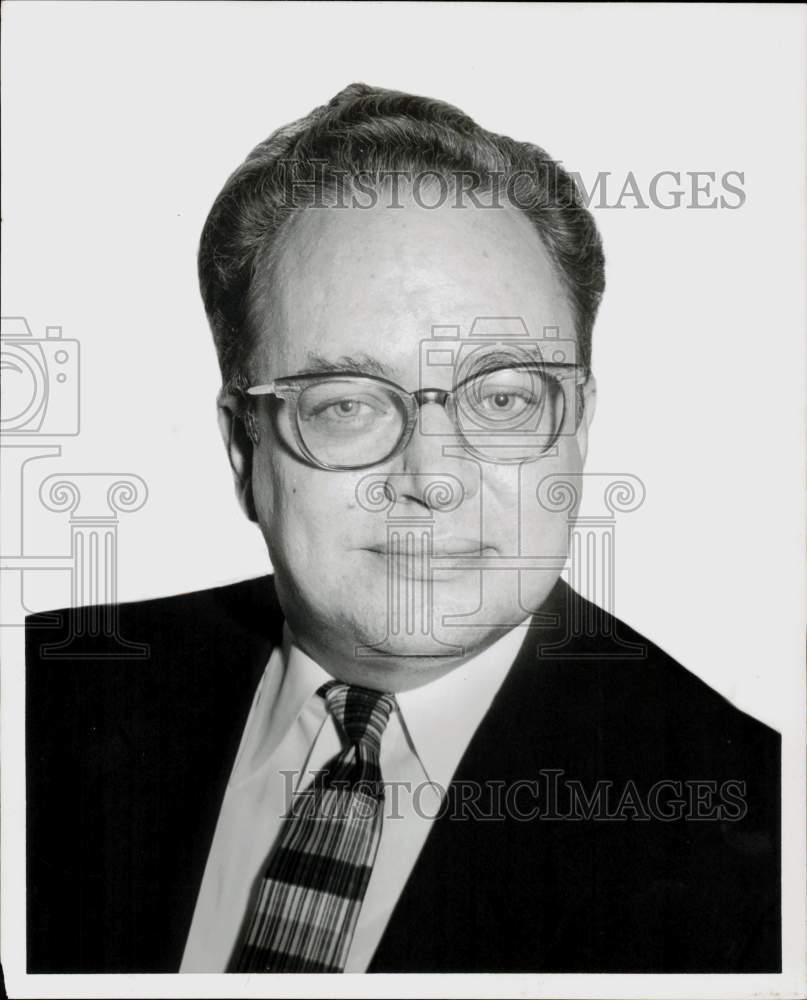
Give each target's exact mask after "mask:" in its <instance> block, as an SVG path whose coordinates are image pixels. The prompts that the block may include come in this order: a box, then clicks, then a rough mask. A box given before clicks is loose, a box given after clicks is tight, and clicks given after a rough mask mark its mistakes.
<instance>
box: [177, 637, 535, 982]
mask: <svg viewBox="0 0 807 1000" xmlns="http://www.w3.org/2000/svg"><path fill="white" fill-rule="evenodd" d="M525 635H526V622H525V623H524V624H523V625H521V626H519V627H517V628H514V629H512V630H511V631H510V632H508V633H506V634H505V635H504V636H502V637H501V638H500V639H498V640H497V641H496V642H495V643H494V644H493V645H492V646H490V647H489V648H488V649H486V650H485V651H484V652H482V653H480V654H479V655H478V656H476V657H474V658H473V659H472V660H469V661H468V662H467V663H464V664H462V665H460V666H459V667H456V668H455V669H454V670H451V671H449V672H448V673H447V674H445V675H444V676H443V677H440V678H438V679H437V680H435V681H431V682H430V683H428V684H424V685H423V686H422V687H419V688H415V689H414V690H411V691H404V692H402V693H400V694H398V695H396V700H397V706H398V707H397V711H394V712H393V713H392V715H391V716H390V720H389V722H388V724H387V728H386V729H385V731H384V736H383V739H382V742H381V775H382V778H383V781H384V783H385V786H387V787H386V801H385V804H384V820H383V824H382V831H381V840H380V844H379V848H378V854H377V856H376V860H375V864H374V866H373V871H372V875H371V877H370V882H369V885H368V887H367V893H366V895H365V898H364V902H363V904H362V907H361V911H360V913H359V918H358V923H357V926H356V930H355V933H354V936H353V941H352V944H351V947H350V951H349V953H348V958H347V964H346V966H345V971H346V972H364V971H365V970H366V969H367V966H368V965H369V964H370V961H371V959H372V957H373V954H374V952H375V950H376V948H377V946H378V944H379V942H380V940H381V937H382V935H383V933H384V930H385V928H386V926H387V923H388V921H389V918H390V916H391V915H392V911H393V909H394V908H395V904H396V903H397V901H398V898H399V896H400V895H401V892H402V891H403V888H404V886H405V884H406V882H407V879H408V878H409V875H410V874H411V872H412V869H413V867H414V865H415V861H416V860H417V857H418V854H419V853H420V850H421V848H422V847H423V844H424V842H425V840H426V835H427V834H428V832H429V828H430V825H431V823H432V821H433V818H434V816H435V815H437V813H438V811H439V807H440V803H441V801H442V797H443V794H444V792H445V789H446V788H447V787H448V785H449V784H450V782H451V779H452V777H453V775H454V772H455V770H456V768H457V765H458V764H459V762H460V758H461V757H462V755H463V753H464V752H465V749H466V747H467V746H468V743H469V742H470V740H471V737H472V736H473V734H474V733H475V732H476V729H477V727H478V725H479V723H480V722H481V721H482V718H483V716H484V715H485V713H486V711H487V709H488V707H489V706H490V703H491V701H492V700H493V698H494V696H495V694H496V692H497V691H498V690H499V687H500V686H501V683H502V681H503V680H504V678H505V676H506V674H507V672H508V670H509V669H510V667H511V666H512V664H513V661H514V660H515V658H516V654H517V653H518V650H519V648H520V646H521V643H522V642H523V640H524V637H525ZM331 679H332V678H331V676H330V675H329V674H328V673H326V671H325V670H323V669H322V667H321V666H319V664H317V663H315V662H314V661H313V660H312V659H310V657H308V656H306V654H305V653H303V652H302V651H301V650H300V649H299V648H298V647H297V646H296V645H295V644H294V642H293V640H292V637H291V635H290V634H289V631H288V629H285V630H284V641H283V645H282V646H278V647H276V648H275V649H274V650H273V652H272V655H271V656H270V658H269V662H268V664H267V666H266V669H265V670H264V673H263V676H262V678H261V680H260V683H259V684H258V688H257V690H256V692H255V697H254V699H253V702H252V708H251V709H250V713H249V716H248V718H247V722H246V725H245V727H244V733H243V736H242V739H241V744H240V747H239V750H238V754H237V756H236V760H235V764H234V766H233V770H232V773H231V775H230V780H229V783H228V785H227V789H226V791H225V794H224V799H223V802H222V805H221V810H220V812H219V818H218V823H217V826H216V831H215V834H214V836H213V842H212V844H211V847H210V853H209V854H208V858H207V866H206V867H205V872H204V876H203V878H202V885H201V888H200V890H199V896H198V898H197V901H196V909H195V910H194V914H193V920H192V922H191V929H190V932H189V934H188V940H187V942H186V945H185V952H184V955H183V958H182V964H181V967H180V972H224V971H225V970H226V968H227V966H228V963H229V961H230V958H231V955H232V953H233V950H234V948H235V946H236V944H237V943H239V941H240V935H241V933H242V932H243V925H244V920H245V917H246V916H247V914H248V908H249V907H250V906H251V905H252V901H253V899H254V895H255V891H256V889H257V886H258V885H259V884H260V879H261V874H262V871H263V869H264V867H265V865H266V860H267V858H268V856H269V853H270V851H271V848H272V846H273V844H274V842H275V839H276V837H277V834H278V832H279V830H280V826H281V823H282V817H283V814H284V813H285V811H286V810H287V809H288V806H289V804H290V796H291V795H292V793H293V792H294V791H297V790H299V789H302V788H303V787H305V785H307V784H308V783H309V782H310V780H311V778H312V776H313V772H316V771H318V770H321V769H322V768H323V767H324V765H325V764H326V763H327V762H328V761H329V760H331V759H332V758H333V757H334V756H336V755H337V754H338V753H339V752H340V751H341V749H342V746H341V741H340V736H339V733H338V731H337V728H336V724H335V723H334V720H333V718H332V716H331V715H330V714H329V713H328V711H327V709H326V705H325V701H324V699H323V698H322V697H321V696H319V695H318V694H317V693H316V692H317V689H318V688H319V687H320V686H321V685H322V684H324V683H325V682H326V681H329V680H331ZM392 782H395V783H399V784H398V785H397V786H396V788H395V789H393V788H391V787H389V786H390V783H392Z"/></svg>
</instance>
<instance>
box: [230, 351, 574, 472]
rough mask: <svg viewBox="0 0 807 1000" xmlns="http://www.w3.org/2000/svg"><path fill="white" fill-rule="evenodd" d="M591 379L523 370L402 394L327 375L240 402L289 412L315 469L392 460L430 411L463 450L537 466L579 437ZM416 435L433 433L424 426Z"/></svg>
mask: <svg viewBox="0 0 807 1000" xmlns="http://www.w3.org/2000/svg"><path fill="white" fill-rule="evenodd" d="M587 377H588V375H587V370H586V369H584V368H583V367H582V366H580V365H573V364H552V365H550V364H542V363H527V364H519V365H515V366H512V367H503V368H495V369H493V370H489V371H482V372H477V373H475V374H474V375H473V376H472V377H470V378H467V379H465V380H464V381H463V382H461V383H460V384H459V385H456V386H455V387H454V389H453V390H451V391H448V390H445V389H419V390H417V391H416V392H407V390H406V389H403V388H402V387H401V386H399V385H396V384H395V383H394V382H390V381H388V380H387V379H384V378H378V377H375V376H370V375H359V374H353V373H351V372H338V373H330V372H329V373H327V374H324V375H323V374H312V375H292V376H289V377H286V378H279V379H275V381H274V382H270V383H268V384H266V385H253V386H250V387H249V388H247V389H246V393H247V394H248V395H249V396H273V397H275V398H276V399H278V400H282V401H283V402H285V403H286V404H287V406H288V410H287V416H288V419H289V422H290V425H291V429H292V432H293V434H294V438H295V440H296V443H297V446H298V448H299V450H300V452H301V453H302V455H303V457H305V458H307V459H308V460H309V461H310V462H312V463H313V464H314V465H316V466H318V467H319V468H321V469H333V470H347V469H365V468H368V467H370V466H373V465H379V464H381V463H382V462H385V461H388V460H389V459H391V458H393V457H394V456H396V455H398V454H399V453H400V452H402V451H403V450H404V449H405V448H406V446H407V445H408V444H409V441H410V440H411V437H412V434H413V432H414V429H415V426H416V425H417V423H418V415H419V413H420V409H421V407H423V406H425V405H426V404H427V403H436V404H438V405H439V406H442V407H443V408H444V409H445V411H446V413H447V414H448V416H449V418H450V420H451V421H452V423H453V425H454V428H455V431H456V434H457V436H458V437H459V439H460V444H461V446H462V447H463V448H464V449H466V450H467V451H469V452H470V453H472V454H474V455H476V456H478V457H479V458H482V459H484V460H486V461H492V462H505V463H513V462H524V461H531V460H534V459H537V458H540V457H541V456H542V455H544V454H546V452H547V451H548V450H549V449H550V448H552V447H553V445H554V444H555V443H556V442H557V440H558V438H559V436H560V435H561V434H563V433H574V432H575V431H576V430H577V425H578V419H579V413H580V410H581V407H580V406H579V405H578V403H579V401H580V395H579V389H580V388H581V387H582V384H584V383H585V381H586V379H587ZM575 389H577V390H578V392H577V394H576V393H575ZM576 396H577V398H575V397H576ZM421 433H425V434H428V433H430V432H429V431H428V430H427V429H426V428H425V425H424V423H423V421H422V420H421ZM431 433H440V432H431ZM442 433H444V432H442Z"/></svg>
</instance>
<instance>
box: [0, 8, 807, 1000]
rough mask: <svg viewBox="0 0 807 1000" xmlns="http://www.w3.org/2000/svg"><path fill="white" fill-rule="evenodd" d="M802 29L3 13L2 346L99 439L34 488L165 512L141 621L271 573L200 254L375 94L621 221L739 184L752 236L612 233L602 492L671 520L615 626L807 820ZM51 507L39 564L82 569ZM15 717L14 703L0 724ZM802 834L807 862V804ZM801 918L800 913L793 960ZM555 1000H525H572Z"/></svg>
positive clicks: (661, 14)
mask: <svg viewBox="0 0 807 1000" xmlns="http://www.w3.org/2000/svg"><path fill="white" fill-rule="evenodd" d="M804 26H805V17H804V10H803V8H798V7H792V8H788V7H785V6H776V5H768V6H729V5H726V6H724V7H722V8H721V7H719V6H712V5H696V6H692V7H683V6H682V7H675V6H674V5H670V6H667V5H648V6H644V7H637V6H633V5H614V6H611V5H602V6H587V5H580V6H577V5H568V6H554V5H547V6H540V7H538V6H536V7H527V6H526V5H520V6H519V5H514V6H510V5H497V6H492V5H462V4H456V5H438V4H434V5H426V4H424V5H392V4H390V5H376V4H367V5H343V4H328V5H325V4H322V5H313V6H308V5H280V4H277V5H276V4H238V3H232V4H227V5H224V4H218V3H207V4H201V3H185V4H176V5H175V4H167V3H162V4H106V3H100V4H86V5H85V4H78V3H58V4H49V3H29V4H23V3H20V2H14V0H12V2H8V3H6V5H5V7H4V32H3V61H4V70H3V106H4V107H3V112H4V122H3V124H4V133H5V135H4V155H3V159H4V162H3V170H4V193H5V197H4V210H3V215H4V240H3V268H4V301H3V315H4V316H9V315H22V316H25V317H26V318H27V319H28V321H29V323H30V324H31V327H32V329H33V331H34V333H35V335H37V336H40V337H41V336H43V335H44V328H45V326H46V325H53V324H58V325H61V326H62V327H63V332H64V336H65V337H68V338H76V339H78V340H79V341H80V344H81V352H82V361H81V368H82V393H81V418H82V430H81V434H80V435H79V436H78V437H75V438H64V439H62V441H61V443H62V445H63V453H62V456H61V457H60V458H58V459H54V460H42V461H41V462H40V463H37V465H39V466H40V468H39V469H37V476H39V475H40V474H41V475H45V474H47V473H49V472H57V471H58V472H118V473H121V472H123V473H126V472H128V473H135V474H137V475H139V476H141V477H142V478H143V479H144V480H145V481H146V483H147V484H148V489H149V497H148V501H147V503H146V504H145V506H144V507H143V508H142V509H141V510H140V511H139V512H137V513H132V514H129V515H121V526H120V570H119V584H118V587H119V591H118V592H119V598H120V599H121V600H130V599H137V598H141V597H147V596H157V595H164V594H171V593H178V592H181V591H185V590H194V589H199V588H203V587H207V586H212V585H216V584H219V583H224V582H229V581H234V580H237V579H241V578H243V577H246V576H253V575H257V574H260V573H263V572H266V571H267V570H268V568H269V563H268V559H267V557H266V555H265V551H264V548H263V542H262V540H261V538H260V535H259V534H258V532H257V529H255V528H254V527H253V526H252V525H250V524H248V523H247V522H246V520H245V519H244V518H243V515H242V514H241V512H240V510H239V508H238V506H237V504H236V502H235V499H234V496H233V491H232V484H231V479H230V474H229V470H228V467H227V463H226V458H225V455H224V450H223V448H222V446H221V443H220V440H219V437H218V431H217V428H216V421H215V393H216V390H217V388H218V369H217V366H216V361H215V355H214V352H213V347H212V341H211V338H210V335H209V331H208V329H207V326H206V322H205V317H204V313H203V310H202V306H201V302H200V299H199V295H198V289H197V283H196V264H195V252H196V247H197V243H198V239H199V234H200V230H201V227H202V224H203V222H204V219H205V216H206V214H207V212H208V210H209V208H210V206H211V204H212V202H213V199H214V198H215V196H216V194H217V193H218V191H219V190H220V188H221V186H222V185H223V183H224V181H225V179H226V177H227V175H228V174H229V173H230V172H231V171H232V170H233V169H234V168H235V166H236V165H237V164H238V163H239V162H240V161H241V159H243V157H244V156H245V155H246V153H247V152H248V151H249V150H250V149H251V148H252V147H253V146H254V145H255V144H256V143H257V142H258V141H260V140H261V139H263V138H264V137H265V136H266V135H268V134H269V132H271V131H272V130H273V129H274V128H276V127H277V126H278V125H280V124H282V123H285V122H288V121H290V120H291V119H293V118H297V117H300V116H301V115H303V114H305V113H307V112H308V111H309V110H311V109H312V108H313V107H314V106H316V105H318V104H322V103H324V102H326V101H327V100H328V99H329V98H330V97H331V96H333V94H335V93H336V92H337V91H338V90H340V89H341V88H342V87H344V86H345V85H346V84H348V83H350V82H353V81H357V80H360V81H364V82H367V83H371V84H375V85H378V86H383V87H389V88H395V89H401V90H407V91H411V92H414V93H419V94H426V95H429V96H434V97H439V98H442V99H444V100H447V101H450V102H452V103H454V104H457V105H458V106H459V107H461V108H462V109H463V110H464V111H466V112H467V113H468V114H470V115H471V116H472V117H473V118H475V119H476V120H477V121H478V122H479V123H480V124H481V125H483V126H485V127H488V128H490V129H492V130H494V131H498V132H503V133H505V134H508V135H512V136H513V137H515V138H518V139H525V140H530V141H534V142H537V143H538V144H540V145H542V146H543V147H544V148H546V149H547V150H548V151H549V152H550V154H551V155H553V156H555V157H557V158H559V159H561V160H563V162H564V164H565V165H566V166H567V167H568V168H569V169H573V170H576V171H579V172H580V174H581V175H582V177H583V178H584V179H586V180H593V179H594V177H595V176H596V175H597V173H598V172H600V171H610V172H611V173H612V175H613V179H614V181H615V185H616V191H617V192H618V189H619V186H620V179H621V178H624V177H625V175H626V174H627V173H628V172H629V171H632V172H633V174H634V175H635V176H636V178H637V180H638V181H639V184H640V187H642V188H643V190H644V191H645V192H646V190H647V185H648V183H649V181H650V179H651V178H652V177H653V175H654V174H657V173H659V172H660V171H663V170H672V171H680V172H682V173H683V172H686V171H714V172H715V173H716V174H717V175H718V177H719V176H720V175H721V174H723V173H724V172H726V171H729V170H737V171H742V172H744V174H745V193H746V199H747V200H746V202H745V204H744V205H743V206H742V208H740V209H739V210H736V211H731V210H725V209H724V210H701V211H698V210H693V209H686V208H684V207H681V208H679V209H676V210H671V211H663V210H661V209H659V208H655V207H650V208H649V209H647V210H637V209H635V208H632V207H626V208H625V209H623V210H621V211H620V210H614V209H599V210H598V209H595V217H596V219H597V223H598V225H599V226H600V229H601V232H602V235H603V240H604V244H605V251H606V257H607V262H608V265H607V266H608V270H607V281H608V287H607V290H606V295H605V299H604V303H603V307H602V310H601V313H600V317H599V320H598V323H597V327H596V330H595V334H594V369H595V372H596V374H597V377H598V384H599V395H598V409H597V414H596V418H595V422H594V426H593V431H592V436H591V443H590V452H589V461H588V470H589V471H592V472H606V473H632V474H634V475H637V476H639V477H640V478H641V479H642V480H643V482H644V483H645V486H646V489H647V499H646V501H645V503H644V505H643V507H642V508H641V509H639V510H638V511H636V512H634V513H631V514H626V515H624V516H623V517H621V518H620V519H619V521H618V524H617V557H616V573H617V576H616V612H617V613H618V614H619V616H620V617H622V618H623V619H625V620H626V621H627V622H628V623H630V624H631V625H633V626H634V627H636V628H637V629H639V630H640V631H641V632H643V633H644V634H645V635H647V636H648V637H649V638H651V639H652V640H654V641H655V642H656V643H657V644H659V645H660V646H662V647H663V648H664V649H666V650H667V651H668V652H669V653H671V654H672V655H673V656H675V657H676V658H677V659H678V660H680V661H681V662H682V663H683V664H684V665H685V666H686V667H688V668H689V669H690V670H692V671H694V672H695V673H697V674H698V675H700V676H701V677H702V678H704V679H705V680H706V681H707V682H708V683H709V684H711V685H712V686H713V687H715V688H717V689H718V690H719V691H721V692H722V693H724V694H725V695H726V696H727V697H728V698H730V699H731V700H732V701H733V702H734V703H735V704H737V705H738V706H740V707H741V708H743V709H745V710H746V711H749V712H751V713H752V714H754V715H756V716H757V717H759V718H761V719H763V720H764V721H766V722H767V723H769V724H770V725H772V726H774V727H775V728H777V729H779V730H780V731H782V732H783V734H784V737H785V748H786V753H787V754H789V758H788V760H789V763H788V765H787V782H789V783H790V784H789V785H788V786H787V787H789V788H792V789H794V790H798V789H799V788H800V786H801V784H802V783H803V777H802V773H803V772H802V770H801V767H802V764H801V751H800V745H801V736H800V733H801V725H802V723H801V712H802V705H803V693H802V691H803V681H802V666H801V664H802V639H803V631H802V616H803V611H802V609H803V606H804V592H803V573H802V566H803V549H804V530H803V524H804V518H803V460H802V456H803V440H804V392H803V373H804V351H803V330H804V319H805V310H804V301H805V300H804V290H803V284H802V282H803V274H804V264H805V253H804V249H805V247H804V236H803V226H804V219H805V198H804V180H803V178H804V148H805V145H804V144H805V128H804V122H805V98H804V95H805V79H804V65H805V64H804ZM624 204H625V205H626V206H631V205H632V202H631V200H630V199H626V201H625V202H624ZM37 476H34V478H33V480H32V485H31V484H29V486H30V488H29V489H28V491H27V492H26V494H25V497H24V504H25V512H26V518H27V521H26V538H25V546H26V551H28V552H32V553H37V554H42V555H56V554H63V553H66V552H67V550H68V545H69V533H68V527H67V521H66V516H65V515H57V514H53V513H47V512H44V511H43V510H42V509H41V507H40V505H39V504H38V501H37V499H36V494H35V487H36V485H37V482H38V479H37ZM587 505H588V499H587V500H586V502H584V508H583V510H584V512H585V511H586V510H587V509H589V508H588V506H587ZM590 512H591V513H595V512H596V511H595V510H594V509H593V505H592V507H591V509H590ZM25 594H26V601H27V603H28V606H29V607H30V608H31V609H41V608H44V607H47V606H53V605H54V604H61V603H65V602H66V601H67V600H69V592H68V591H67V590H66V578H65V575H64V574H59V573H52V574H39V575H37V577H36V579H34V580H32V579H31V578H27V579H26V591H25ZM4 631H6V632H7V633H8V632H9V631H10V630H7V629H6V630H4ZM17 638H18V636H17ZM9 641H12V640H9ZM13 641H16V639H15V640H13ZM13 676H16V675H13ZM16 691H17V688H16V687H14V688H13V689H12V688H11V687H10V686H9V683H8V677H7V687H6V704H5V705H4V708H5V709H6V710H8V708H9V705H8V698H9V697H12V698H13V697H14V696H15V695H14V693H13V692H16ZM7 692H12V693H11V694H9V693H7ZM637 710H640V707H637ZM9 739H11V737H9ZM6 782H7V784H6V789H5V790H6V793H7V794H9V795H15V794H17V792H18V791H19V786H18V785H17V784H14V778H13V776H12V777H10V778H7V779H6ZM9 782H10V783H11V784H9ZM799 794H800V793H799ZM785 808H786V813H785V821H786V822H787V821H788V818H790V819H792V820H793V822H794V823H795V824H796V826H795V827H793V830H794V835H795V832H796V831H797V830H800V829H801V825H802V824H801V816H802V813H801V812H800V809H799V805H798V801H797V800H796V799H790V798H788V799H787V800H786V805H785ZM794 843H795V846H794V847H793V850H794V852H795V853H798V851H799V850H800V848H801V836H799V838H798V842H795V841H794ZM7 858H8V855H7ZM4 867H5V870H6V872H8V870H9V869H8V865H5V866H4ZM798 897H799V889H798V882H796V883H792V882H791V884H790V886H789V888H788V889H787V895H786V899H785V903H786V907H789V909H788V913H789V927H790V928H791V929H790V930H789V931H788V935H789V937H788V942H789V945H790V946H791V947H793V949H794V950H793V954H796V952H797V951H798V947H799V939H798V938H797V937H794V935H796V934H798V929H797V926H796V921H797V920H798V919H799V918H800V917H799V915H800V913H801V910H800V906H801V903H800V901H799V899H798ZM6 931H7V933H8V910H6ZM7 940H8V939H7ZM4 958H5V963H4V964H6V967H7V968H8V962H9V961H10V960H11V959H10V957H9V956H4ZM795 974H796V967H795V966H791V967H790V975H789V977H787V976H786V977H783V978H780V979H776V977H750V979H749V978H746V979H741V978H738V977H735V979H734V981H735V982H739V983H740V985H739V986H738V987H737V988H736V989H737V995H740V994H741V993H745V992H749V991H750V990H751V987H752V983H751V980H755V981H757V980H758V982H757V986H756V988H757V989H761V990H762V991H763V992H765V991H767V990H769V989H776V990H778V991H780V992H781V994H782V995H790V994H792V995H796V993H798V987H797V986H794V985H793V984H794V983H795V982H796V980H795V979H794V978H793V976H794V975H795ZM563 978H564V979H566V978H568V977H563ZM721 978H722V977H717V979H721ZM667 979H669V980H670V981H671V982H672V981H673V980H674V979H675V977H661V978H660V979H656V980H655V982H654V983H652V984H650V983H649V982H645V985H644V986H641V987H640V988H639V989H640V992H642V993H643V994H644V995H650V993H651V992H653V991H661V990H662V988H665V987H663V986H662V981H664V980H667ZM729 979H730V977H727V982H728V980H729ZM690 980H691V977H690ZM710 981H711V982H712V983H713V984H714V983H715V982H716V979H715V978H714V977H712V980H710ZM546 982H547V979H546V977H542V978H541V980H540V981H539V979H538V978H537V977H536V978H535V979H532V980H531V979H530V978H529V977H526V979H525V980H524V983H525V984H526V985H525V986H524V989H525V990H527V991H528V992H538V991H540V990H542V989H544V990H549V991H550V992H551V993H552V995H556V996H559V995H563V993H564V992H565V990H566V989H567V987H566V986H565V985H564V984H563V983H562V982H560V981H558V980H557V979H556V978H555V977H552V981H551V986H550V987H547V986H546ZM542 983H543V984H544V985H543V986H542V985H541V984H542ZM227 984H228V986H229V989H231V990H232V989H233V988H234V986H233V981H232V979H228V980H227ZM62 988H64V987H62ZM113 988H114V989H121V988H122V986H121V985H120V983H118V984H117V985H115V986H109V985H107V986H106V987H99V989H101V991H102V992H103V991H104V990H106V991H107V992H108V991H109V990H110V989H113ZM161 988H162V989H163V990H165V989H166V987H165V985H163V986H162V987H161ZM168 988H171V989H173V988H176V987H175V984H174V985H173V986H171V987H168ZM186 988H189V987H186ZM211 988H212V987H211V985H210V984H208V985H207V986H206V987H205V989H206V990H207V991H208V992H209V991H210V990H211ZM352 988H353V989H356V988H359V987H357V986H356V985H355V984H354V985H353V987H352ZM513 988H516V987H515V986H514V985H511V987H508V989H513ZM568 988H569V989H571V987H568ZM602 988H603V989H607V987H606V986H603V987H602ZM627 988H628V987H627V986H625V987H624V988H623V987H620V990H622V992H623V994H624V991H625V990H626V989H627ZM686 988H687V987H685V986H681V987H680V988H679V992H681V991H685V990H686ZM708 988H711V987H709V985H708V984H704V986H703V988H701V987H700V986H699V987H698V992H700V993H702V994H703V992H704V990H706V989H708ZM713 988H717V987H713ZM39 989H40V990H41V989H42V987H41V986H40V987H39ZM584 989H585V991H586V992H588V993H589V994H590V995H594V993H595V992H596V991H598V990H600V987H599V986H596V985H595V982H594V980H593V979H592V978H590V977H587V978H586V980H585V987H584ZM670 989H671V990H673V992H675V987H674V985H671V986H670ZM134 992H142V986H137V987H136V988H135V989H134ZM18 995H19V994H18ZM625 995H626V994H625ZM725 995H728V993H726V994H725Z"/></svg>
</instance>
